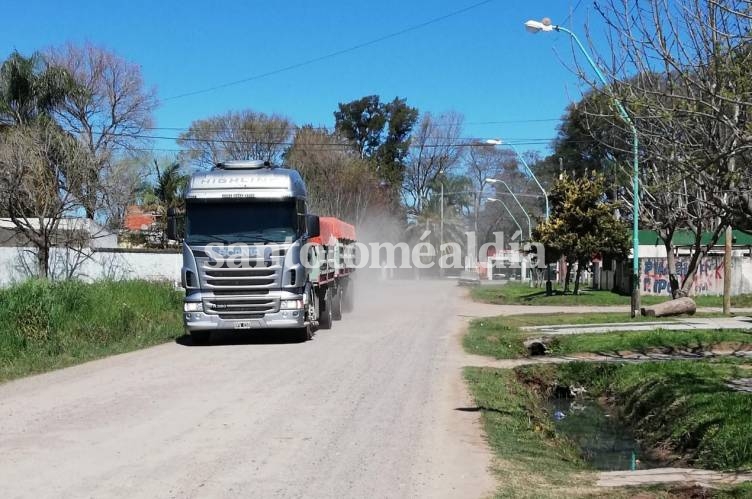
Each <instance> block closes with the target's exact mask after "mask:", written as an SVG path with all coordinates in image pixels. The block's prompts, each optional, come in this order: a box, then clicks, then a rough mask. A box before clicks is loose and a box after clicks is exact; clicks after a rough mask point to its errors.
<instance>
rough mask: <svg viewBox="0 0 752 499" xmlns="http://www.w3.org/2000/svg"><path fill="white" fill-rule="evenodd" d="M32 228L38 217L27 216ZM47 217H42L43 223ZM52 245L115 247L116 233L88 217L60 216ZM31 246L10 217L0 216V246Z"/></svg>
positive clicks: (35, 224)
mask: <svg viewBox="0 0 752 499" xmlns="http://www.w3.org/2000/svg"><path fill="white" fill-rule="evenodd" d="M27 220H28V222H29V224H30V225H31V227H32V228H33V229H38V228H39V227H40V220H39V219H38V218H28V219H27ZM46 220H47V219H42V220H41V223H42V224H45V223H46ZM52 243H53V246H65V245H69V246H70V245H78V246H80V247H85V248H117V246H118V237H117V234H115V233H113V232H110V231H109V230H107V229H105V228H104V227H102V226H101V225H99V224H98V223H96V222H95V221H94V220H92V219H90V218H77V217H71V218H61V219H60V220H59V222H58V225H57V229H56V232H55V234H54V235H53V238H52ZM28 246H32V245H31V244H30V243H29V241H28V239H27V238H26V236H25V235H24V234H23V232H22V231H21V230H19V228H18V227H17V226H16V224H15V223H14V222H13V220H12V219H10V218H0V247H6V248H7V247H28Z"/></svg>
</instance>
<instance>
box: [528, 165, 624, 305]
mask: <svg viewBox="0 0 752 499" xmlns="http://www.w3.org/2000/svg"><path fill="white" fill-rule="evenodd" d="M604 184H605V179H604V176H603V175H601V174H598V173H595V172H593V173H592V174H591V175H590V176H586V177H574V176H570V175H562V176H561V177H559V180H558V181H557V182H556V183H555V184H554V187H553V189H552V190H551V194H550V196H549V200H550V202H551V216H550V218H549V219H548V220H546V221H544V222H542V223H540V224H539V225H538V226H537V227H536V228H535V231H534V233H533V238H534V240H535V241H539V242H541V243H543V245H544V246H545V248H546V261H547V262H554V261H556V260H557V259H558V258H559V257H560V256H565V257H566V258H567V262H568V263H569V264H570V265H571V264H573V263H575V262H577V263H579V265H578V268H577V278H576V279H575V294H577V293H578V292H579V276H580V273H581V272H582V269H583V267H584V266H585V265H586V264H587V263H588V262H589V261H590V259H591V258H593V257H594V256H596V255H601V256H609V257H616V258H625V257H626V256H627V253H628V249H629V245H630V235H629V228H628V226H627V224H626V223H625V222H623V221H621V220H618V219H617V218H616V217H615V216H614V211H615V209H616V208H617V205H616V204H615V203H611V202H608V201H606V200H605V196H604ZM567 277H569V276H568V275H567Z"/></svg>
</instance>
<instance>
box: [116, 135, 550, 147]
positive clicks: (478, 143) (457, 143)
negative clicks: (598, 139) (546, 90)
mask: <svg viewBox="0 0 752 499" xmlns="http://www.w3.org/2000/svg"><path fill="white" fill-rule="evenodd" d="M127 136H128V137H132V138H138V139H151V140H178V139H180V137H174V136H168V135H143V134H128V135H127ZM183 140H184V141H185V142H186V143H192V142H193V143H212V144H237V145H260V146H292V145H294V144H295V142H294V141H292V140H268V141H264V140H242V139H218V138H185V139H183ZM552 140H553V139H551V138H526V139H513V140H512V139H510V140H506V141H505V142H504V144H509V145H533V144H548V143H550V142H551V141H552ZM504 144H502V146H503V145H504ZM304 145H305V146H331V147H337V148H342V147H344V148H348V147H352V144H350V143H342V144H336V143H331V142H321V143H310V142H308V143H305V144H304ZM492 146H493V145H492V144H487V143H485V142H484V141H483V140H482V139H479V138H476V137H460V138H458V139H457V140H451V141H448V142H436V143H429V144H422V145H421V146H420V147H426V148H436V147H492Z"/></svg>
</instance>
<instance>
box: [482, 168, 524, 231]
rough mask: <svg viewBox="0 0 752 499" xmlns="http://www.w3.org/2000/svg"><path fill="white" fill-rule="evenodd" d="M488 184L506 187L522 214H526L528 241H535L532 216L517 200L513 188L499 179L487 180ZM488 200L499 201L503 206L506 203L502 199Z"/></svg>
mask: <svg viewBox="0 0 752 499" xmlns="http://www.w3.org/2000/svg"><path fill="white" fill-rule="evenodd" d="M486 182H488V183H489V184H502V185H503V186H504V187H506V188H507V190H508V191H509V194H511V195H512V197H513V198H514V200H515V201H516V202H517V206H519V207H520V209H521V210H522V213H524V214H525V217H526V218H527V238H528V240H532V239H533V223H532V222H531V221H530V215H529V214H528V212H527V210H525V208H524V207H523V206H522V203H520V200H519V199H518V198H517V196H516V195H515V193H514V192H513V191H512V188H511V187H509V184H507V183H506V182H504V181H503V180H499V179H496V178H487V179H486ZM486 199H488V200H489V201H499V202H500V203H502V204H503V203H504V202H503V201H501V200H500V199H494V198H486ZM504 206H505V207H506V205H504ZM507 211H509V209H507ZM517 227H519V224H517ZM520 232H522V228H520Z"/></svg>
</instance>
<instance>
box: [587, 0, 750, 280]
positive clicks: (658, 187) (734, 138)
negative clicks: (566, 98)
mask: <svg viewBox="0 0 752 499" xmlns="http://www.w3.org/2000/svg"><path fill="white" fill-rule="evenodd" d="M596 9H597V10H598V12H599V13H600V14H601V17H602V19H603V20H604V21H605V23H606V24H607V26H608V28H609V29H608V33H609V37H610V44H609V52H608V53H607V54H606V55H603V56H601V57H600V58H599V63H600V65H601V66H602V67H606V68H608V69H609V72H610V77H611V79H612V81H614V82H615V83H613V84H611V85H609V86H607V87H606V88H603V87H600V86H598V85H597V84H596V83H595V82H593V81H592V79H591V78H590V77H588V76H586V75H588V74H591V73H590V71H589V70H588V71H585V70H584V69H583V68H579V71H580V74H581V76H582V77H583V79H585V80H587V81H589V82H590V83H591V84H592V85H593V88H594V89H595V90H596V91H597V92H598V93H600V94H602V95H605V96H606V97H608V99H603V100H605V101H606V102H609V101H610V100H611V99H617V100H619V101H621V102H622V103H623V104H624V106H625V107H626V109H627V110H628V112H629V113H630V119H631V120H632V122H633V123H634V124H635V126H636V129H637V130H638V133H639V139H640V152H639V154H640V164H641V174H640V175H641V178H640V187H641V192H642V199H641V201H642V207H641V210H640V217H641V219H642V220H643V221H646V222H647V223H648V224H649V225H650V226H651V227H653V228H655V229H656V230H658V231H659V233H660V234H661V236H662V237H666V238H668V239H667V240H665V241H666V247H667V252H668V254H669V259H670V260H671V259H672V257H673V246H672V244H671V236H672V235H673V234H674V233H675V232H676V231H677V230H681V229H686V230H689V231H691V232H692V233H693V236H694V244H693V245H692V257H691V259H690V262H689V269H688V272H687V274H686V277H685V279H684V282H682V283H678V279H677V278H676V276H675V275H674V276H673V278H672V288H673V289H672V292H673V293H674V294H684V293H687V292H688V291H689V289H690V288H691V286H692V283H693V280H694V275H695V272H696V270H697V266H698V264H699V263H700V260H701V258H702V257H703V256H704V255H705V254H707V252H708V251H709V249H710V248H712V247H713V246H714V245H715V243H716V242H717V241H718V238H719V237H720V234H721V232H722V230H723V228H724V227H726V226H728V224H729V221H730V220H731V217H732V213H733V211H734V208H735V207H738V206H743V205H744V204H745V201H746V199H745V193H748V192H749V185H750V184H749V181H750V178H749V174H748V173H746V170H747V169H746V168H743V167H742V165H741V164H740V163H741V162H742V161H748V160H749V153H750V149H752V132H750V128H749V125H750V121H749V119H750V117H751V116H752V114H750V110H752V107H750V106H752V79H750V76H749V71H748V69H747V68H749V67H750V63H751V62H752V43H751V42H752V38H750V20H752V17H751V16H750V2H749V1H748V0H689V1H686V2H667V1H665V0H646V1H644V2H642V1H641V2H639V5H638V3H637V2H634V1H630V0H601V1H598V2H596ZM593 48H594V47H593ZM590 117H591V118H592V119H593V120H594V121H602V120H605V121H608V122H609V124H610V126H611V127H612V128H613V129H614V130H616V131H617V133H615V134H614V135H618V136H621V138H622V139H621V140H620V139H618V138H617V139H615V140H612V141H611V142H610V146H611V147H612V148H613V150H614V155H613V157H614V158H615V159H616V160H617V161H618V162H619V163H620V166H621V167H622V168H623V176H625V177H627V178H628V177H629V176H630V175H631V173H630V172H629V171H628V170H629V166H628V164H626V162H624V161H623V160H624V158H625V156H627V155H629V156H631V151H629V148H628V147H627V145H626V144H627V143H628V142H627V141H626V140H623V139H626V138H627V137H629V133H630V132H629V131H628V129H627V127H626V125H625V123H624V121H623V120H622V119H621V117H620V116H619V114H618V113H617V112H616V109H614V107H613V106H610V107H609V108H608V109H604V108H603V107H597V106H596V109H595V110H592V109H591V112H590ZM601 129H602V127H601ZM747 164H748V163H747ZM745 184H746V185H745ZM620 192H621V195H622V196H623V198H624V200H625V201H627V202H628V203H629V204H630V205H631V204H632V200H633V197H634V195H635V193H634V192H633V189H632V186H631V183H629V182H625V183H624V184H623V186H622V188H621V190H620ZM705 233H709V234H710V236H711V237H710V241H705V240H703V235H704V234H705ZM671 263H672V262H671V261H670V262H669V265H670V266H671ZM671 270H672V271H674V270H675V269H674V267H673V266H672V268H671Z"/></svg>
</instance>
